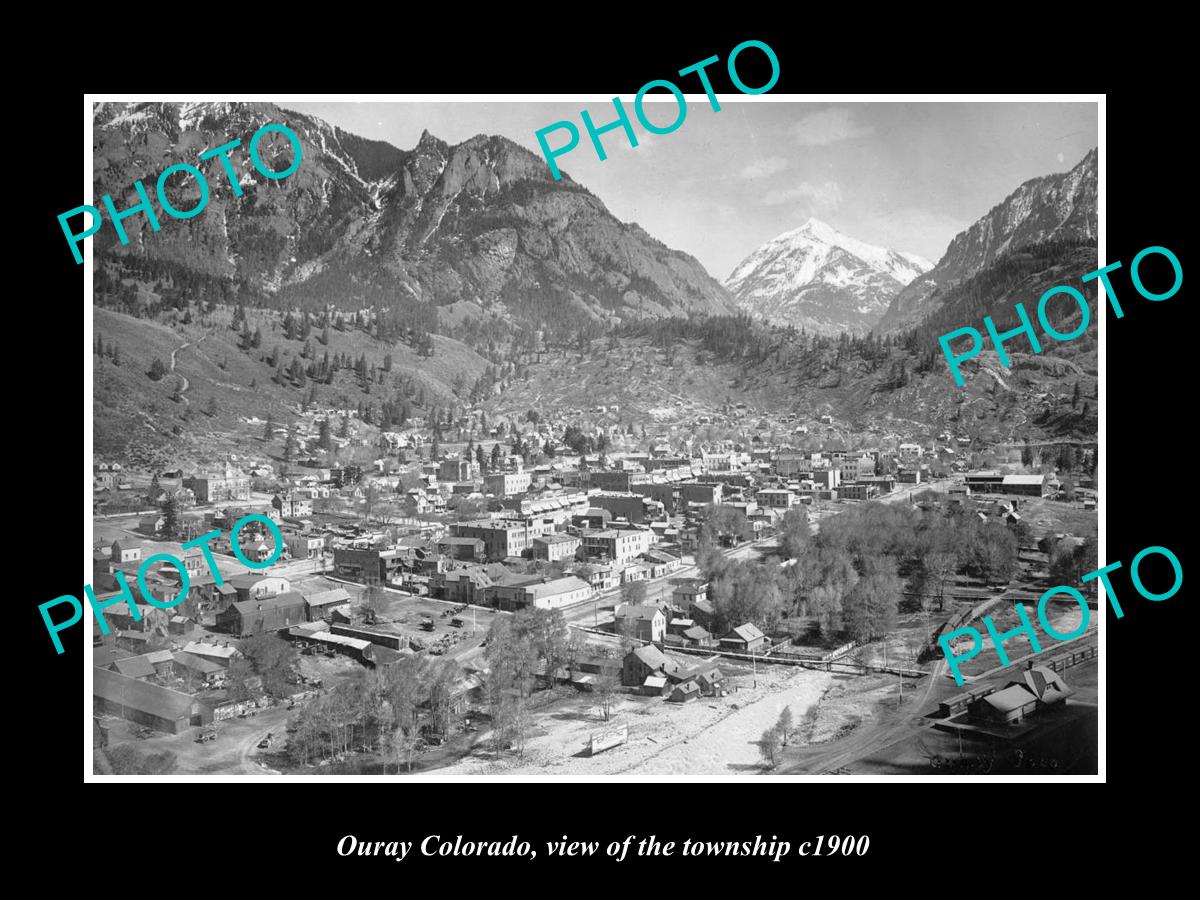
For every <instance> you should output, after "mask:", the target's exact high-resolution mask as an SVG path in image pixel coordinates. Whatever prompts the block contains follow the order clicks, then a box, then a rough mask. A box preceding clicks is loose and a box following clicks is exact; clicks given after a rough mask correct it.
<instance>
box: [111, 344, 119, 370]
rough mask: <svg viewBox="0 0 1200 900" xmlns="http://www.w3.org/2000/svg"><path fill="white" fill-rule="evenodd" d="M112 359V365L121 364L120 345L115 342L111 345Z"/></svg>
mask: <svg viewBox="0 0 1200 900" xmlns="http://www.w3.org/2000/svg"><path fill="white" fill-rule="evenodd" d="M112 361H113V365H114V366H119V365H120V364H121V345H120V344H117V345H116V346H115V347H113V352H112Z"/></svg>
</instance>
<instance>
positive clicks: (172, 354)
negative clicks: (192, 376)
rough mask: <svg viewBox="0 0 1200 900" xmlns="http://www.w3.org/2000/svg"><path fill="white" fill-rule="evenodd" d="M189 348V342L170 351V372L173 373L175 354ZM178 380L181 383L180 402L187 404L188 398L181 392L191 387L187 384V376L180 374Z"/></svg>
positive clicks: (189, 383)
mask: <svg viewBox="0 0 1200 900" xmlns="http://www.w3.org/2000/svg"><path fill="white" fill-rule="evenodd" d="M190 346H192V343H191V341H188V342H187V343H184V344H182V345H180V346H178V347H176V348H175V349H174V350H172V351H171V371H172V372H174V371H175V354H176V353H178V352H179V351H180V350H186V349H187V348H188V347H190ZM179 378H180V380H182V381H183V387H181V388H180V389H179V399H180V400H182V401H183V402H184V403H188V402H189V401H188V398H187V397H185V396H183V392H184V391H186V390H187V389H188V387H190V386H191V382H189V381H188V379H187V376H186V375H184V374H182V373H180V374H179Z"/></svg>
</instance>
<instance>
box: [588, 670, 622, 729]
mask: <svg viewBox="0 0 1200 900" xmlns="http://www.w3.org/2000/svg"><path fill="white" fill-rule="evenodd" d="M593 691H594V692H595V694H596V705H597V706H599V707H600V714H601V715H603V716H604V721H605V722H607V721H608V720H609V719H610V718H611V717H612V712H613V706H614V705H616V702H617V679H615V678H614V677H613V676H612V675H601V676H600V677H599V678H597V679H596V681H595V686H594V688H593Z"/></svg>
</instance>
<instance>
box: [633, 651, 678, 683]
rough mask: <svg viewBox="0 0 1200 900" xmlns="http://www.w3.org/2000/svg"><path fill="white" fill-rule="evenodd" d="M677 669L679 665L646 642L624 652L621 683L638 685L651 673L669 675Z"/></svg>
mask: <svg viewBox="0 0 1200 900" xmlns="http://www.w3.org/2000/svg"><path fill="white" fill-rule="evenodd" d="M678 669H679V665H678V664H677V663H675V662H673V661H671V660H670V659H668V658H667V655H666V654H665V653H663V652H662V651H661V650H659V649H658V648H657V647H655V646H654V645H653V644H647V645H646V646H644V647H638V648H636V649H634V650H630V651H629V652H628V653H627V654H625V659H624V661H623V662H622V666H621V684H623V685H625V686H626V687H638V686H639V685H641V684H643V683H644V682H645V681H646V679H647V678H649V677H650V676H651V675H655V674H659V675H670V674H672V673H673V672H675V671H677V670H678Z"/></svg>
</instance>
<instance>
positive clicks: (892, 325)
mask: <svg viewBox="0 0 1200 900" xmlns="http://www.w3.org/2000/svg"><path fill="white" fill-rule="evenodd" d="M1096 205H1097V194H1096V151H1095V150H1094V149H1093V150H1091V151H1089V152H1088V154H1087V155H1086V156H1084V158H1083V159H1082V160H1080V161H1079V163H1078V164H1077V165H1076V166H1075V167H1074V168H1073V169H1071V170H1070V171H1069V172H1063V173H1059V174H1057V175H1044V176H1042V177H1041V178H1033V179H1031V180H1029V181H1027V182H1025V183H1024V184H1022V185H1021V186H1020V187H1019V188H1017V189H1016V190H1015V191H1013V192H1012V193H1011V194H1009V195H1008V196H1007V197H1006V198H1005V199H1004V201H1003V202H1002V203H999V204H998V205H996V206H994V207H992V209H991V210H989V211H988V213H987V215H985V216H983V217H982V218H981V219H979V221H977V222H976V223H975V224H974V225H972V226H971V227H970V228H968V229H967V230H966V231H963V232H960V233H959V234H958V235H957V236H956V237H955V238H954V240H953V241H951V242H950V246H949V247H948V248H947V250H946V253H945V255H944V256H942V258H941V259H940V260H939V261H938V264H937V265H936V266H934V267H933V268H932V269H931V270H929V271H928V272H926V273H925V274H923V275H921V276H920V277H919V278H917V279H915V280H914V281H913V282H912V283H911V284H909V285H908V286H907V287H905V288H904V290H902V291H900V292H899V293H898V294H896V296H895V297H894V298H893V299H892V302H891V305H890V306H889V307H888V310H887V313H886V314H885V315H884V316H883V319H882V320H881V321H880V322H879V324H878V326H877V327H876V329H875V330H876V331H877V332H878V333H880V334H887V333H889V332H894V331H900V330H903V329H905V328H909V327H911V326H913V325H915V324H917V323H918V322H920V321H922V320H923V319H925V318H928V317H929V316H930V315H932V314H933V313H935V312H936V311H937V310H938V309H940V308H941V307H942V305H943V304H942V299H943V296H944V293H945V292H946V291H947V290H949V289H951V288H953V287H954V286H955V285H957V284H959V283H961V282H963V281H965V280H966V279H968V278H970V277H971V276H973V275H975V274H977V273H979V272H982V271H983V270H984V269H986V268H988V267H989V266H991V265H992V264H993V263H995V262H996V261H997V260H998V259H1000V258H1002V257H1004V256H1005V255H1006V254H1008V253H1010V252H1012V251H1015V250H1019V249H1021V248H1023V247H1025V246H1028V245H1033V244H1042V243H1048V242H1054V241H1067V242H1088V243H1092V244H1094V243H1095V242H1096V235H1097V230H1096V222H1097V212H1096ZM1079 274H1080V275H1083V274H1084V273H1083V272H1080V273H1079ZM1034 299H1035V300H1036V298H1034Z"/></svg>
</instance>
